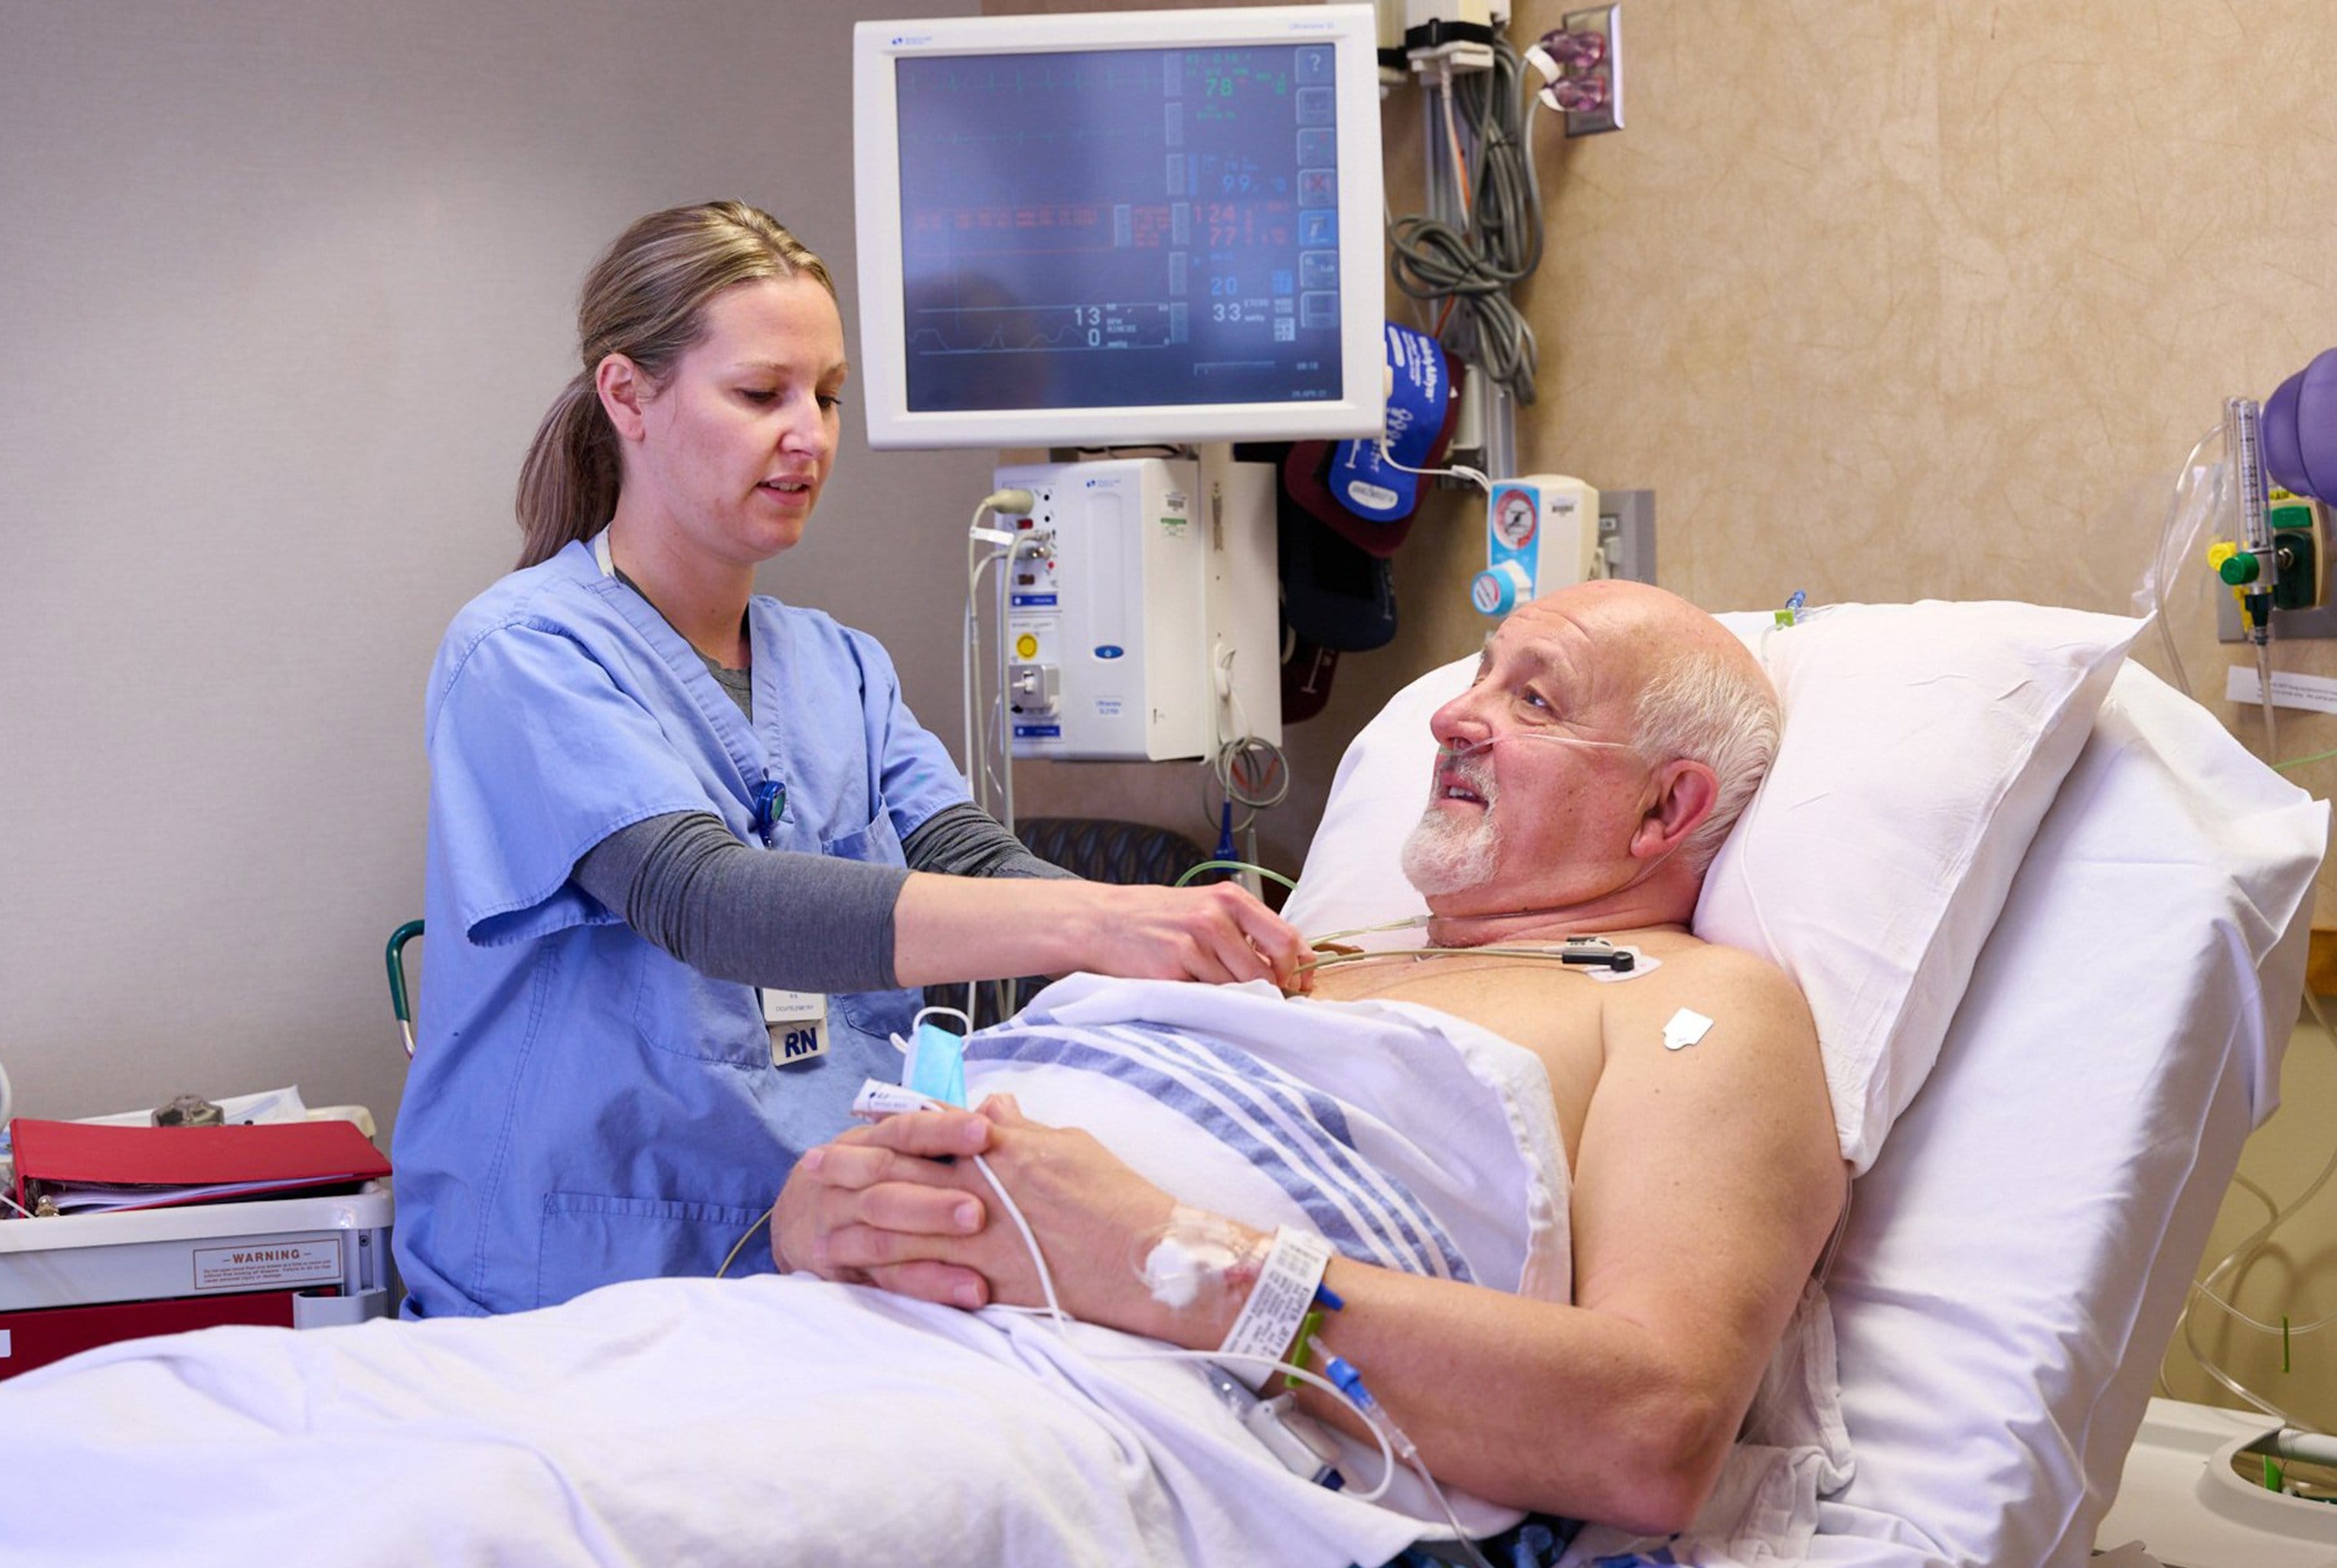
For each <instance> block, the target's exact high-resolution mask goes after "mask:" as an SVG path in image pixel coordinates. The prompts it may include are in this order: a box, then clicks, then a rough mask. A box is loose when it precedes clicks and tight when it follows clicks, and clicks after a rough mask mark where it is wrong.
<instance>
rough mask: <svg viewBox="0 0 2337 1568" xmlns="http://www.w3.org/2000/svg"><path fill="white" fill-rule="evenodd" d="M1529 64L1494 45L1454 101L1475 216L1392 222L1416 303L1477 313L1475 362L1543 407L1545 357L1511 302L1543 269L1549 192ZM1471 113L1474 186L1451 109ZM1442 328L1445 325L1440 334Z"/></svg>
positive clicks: (1396, 252)
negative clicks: (1535, 139) (1534, 130)
mask: <svg viewBox="0 0 2337 1568" xmlns="http://www.w3.org/2000/svg"><path fill="white" fill-rule="evenodd" d="M1523 77H1524V71H1523V62H1522V59H1521V56H1520V55H1519V54H1518V52H1517V50H1516V48H1515V47H1514V46H1512V45H1511V44H1510V43H1509V41H1508V40H1506V39H1502V38H1496V39H1495V40H1494V41H1493V64H1492V67H1491V69H1490V70H1488V71H1486V72H1484V73H1481V74H1480V75H1479V76H1477V77H1472V78H1464V79H1462V81H1460V82H1458V83H1454V84H1453V85H1452V88H1451V90H1450V91H1449V92H1448V93H1446V95H1445V104H1444V107H1445V112H1446V116H1447V130H1446V139H1447V141H1449V142H1450V143H1451V145H1452V155H1453V158H1454V160H1455V162H1456V165H1457V167H1458V168H1459V169H1460V170H1461V173H1462V180H1461V184H1460V187H1459V189H1460V191H1461V195H1462V204H1463V210H1464V212H1465V213H1466V216H1465V217H1464V219H1462V222H1461V223H1459V224H1452V223H1447V222H1445V221H1443V220H1442V219H1437V218H1432V217H1429V216H1427V215H1425V214H1415V215H1413V216H1410V217H1404V218H1397V219H1390V220H1389V221H1388V224H1387V238H1388V247H1389V249H1390V251H1391V256H1390V261H1389V266H1390V271H1391V272H1392V274H1393V277H1394V279H1395V285H1396V287H1398V288H1400V289H1402V290H1403V292H1404V293H1405V294H1406V295H1409V296H1410V297H1413V298H1414V299H1422V300H1442V301H1444V302H1446V303H1447V305H1448V306H1449V305H1450V304H1451V303H1452V302H1453V301H1458V302H1459V303H1460V304H1461V305H1462V307H1465V308H1466V309H1467V311H1468V313H1469V320H1470V323H1471V326H1472V328H1473V331H1474V337H1475V342H1474V351H1475V358H1476V360H1477V363H1478V364H1479V365H1480V366H1481V368H1482V369H1483V370H1484V372H1485V374H1486V375H1490V376H1491V377H1492V378H1493V380H1494V381H1495V382H1497V383H1499V384H1500V385H1501V386H1503V387H1504V388H1506V389H1507V390H1508V391H1509V393H1510V394H1511V396H1512V397H1514V398H1515V399H1517V401H1518V402H1519V403H1521V404H1530V403H1531V402H1533V400H1534V375H1535V363H1536V360H1537V358H1538V355H1539V349H1538V347H1537V346H1536V342H1535V338H1534V333H1533V328H1532V326H1530V324H1528V322H1527V321H1526V318H1525V316H1524V314H1523V313H1522V312H1521V311H1520V310H1519V309H1518V307H1517V305H1516V303H1515V302H1514V301H1512V300H1511V298H1510V297H1509V289H1510V287H1511V285H1513V284H1516V283H1519V282H1521V281H1523V280H1524V279H1525V278H1529V277H1530V276H1532V274H1533V271H1534V269H1535V268H1538V267H1539V266H1540V265H1541V257H1542V244H1543V239H1542V222H1541V193H1540V190H1539V189H1538V187H1537V186H1536V184H1535V180H1534V172H1533V151H1532V143H1531V125H1532V120H1531V114H1532V109H1531V105H1532V104H1533V103H1535V102H1537V100H1536V98H1535V97H1534V95H1533V94H1532V93H1530V92H1528V91H1527V90H1526V89H1525V87H1524V84H1523ZM1456 98H1457V99H1460V100H1461V101H1462V102H1463V103H1464V105H1465V106H1466V111H1467V112H1468V115H1469V118H1470V119H1471V121H1472V129H1473V130H1474V131H1475V132H1476V138H1477V147H1478V171H1477V180H1476V186H1475V189H1474V190H1471V189H1470V188H1469V183H1468V180H1467V179H1466V169H1467V165H1466V163H1465V162H1464V161H1462V154H1461V143H1460V138H1459V136H1458V134H1457V127H1454V126H1453V125H1452V119H1451V117H1452V105H1453V102H1454V100H1455V99H1456ZM1442 325H1443V323H1442V321H1440V322H1439V323H1438V326H1439V328H1440V330H1441V328H1442Z"/></svg>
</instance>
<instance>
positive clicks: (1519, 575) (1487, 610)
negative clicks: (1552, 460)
mask: <svg viewBox="0 0 2337 1568" xmlns="http://www.w3.org/2000/svg"><path fill="white" fill-rule="evenodd" d="M1599 564H1600V562H1599V492H1597V491H1596V490H1594V489H1592V488H1591V487H1590V486H1589V485H1588V484H1585V483H1584V482H1582V481H1580V480H1579V479H1569V478H1568V477H1566V476H1565V475H1564V474H1558V473H1530V474H1527V475H1525V476H1524V477H1523V478H1521V479H1501V480H1495V481H1494V482H1492V484H1491V485H1490V486H1489V487H1488V494H1487V497H1486V502H1485V570H1482V571H1481V572H1479V573H1478V574H1477V579H1476V580H1475V581H1474V582H1472V584H1470V587H1469V601H1470V602H1471V603H1472V604H1474V605H1475V606H1476V607H1477V609H1478V610H1479V611H1480V612H1481V614H1485V615H1507V614H1509V613H1510V611H1511V610H1513V609H1516V608H1517V607H1518V606H1520V605H1521V604H1523V603H1524V602H1525V601H1526V600H1528V599H1539V598H1540V597H1541V596H1542V595H1544V594H1547V593H1555V592H1556V591H1557V590H1558V589H1561V588H1567V587H1569V586H1571V585H1572V584H1575V583H1578V582H1584V581H1588V580H1589V579H1591V578H1594V577H1599V576H1603V575H1605V574H1604V573H1603V572H1602V571H1601V570H1599Z"/></svg>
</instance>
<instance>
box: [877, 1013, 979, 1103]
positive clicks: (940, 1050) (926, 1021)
mask: <svg viewBox="0 0 2337 1568" xmlns="http://www.w3.org/2000/svg"><path fill="white" fill-rule="evenodd" d="M937 1012H938V1013H948V1014H950V1015H951V1016H953V1017H954V1018H958V1019H959V1020H961V1021H963V1020H964V1019H965V1015H964V1014H963V1013H959V1012H956V1011H955V1010H954V1009H953V1008H925V1009H924V1011H922V1012H920V1013H918V1014H917V1021H916V1024H915V1027H914V1034H913V1035H912V1037H910V1039H909V1040H908V1042H907V1043H906V1044H903V1043H902V1042H901V1040H900V1038H899V1037H897V1036H896V1037H895V1039H894V1044H895V1045H897V1046H900V1047H901V1049H902V1050H903V1051H904V1053H906V1056H907V1059H906V1060H905V1061H904V1062H903V1063H902V1064H901V1086H902V1087H903V1088H904V1089H907V1090H908V1091H910V1092H911V1093H912V1094H917V1095H923V1096H924V1097H925V1098H927V1099H929V1100H938V1101H939V1102H940V1103H941V1104H943V1105H956V1106H958V1107H960V1108H961V1109H963V1107H964V1105H965V1037H963V1035H953V1034H952V1033H950V1031H949V1030H947V1029H945V1028H944V1027H942V1026H941V1025H940V1024H938V1023H936V1022H934V1020H933V1018H932V1017H931V1015H933V1014H934V1013H937Z"/></svg>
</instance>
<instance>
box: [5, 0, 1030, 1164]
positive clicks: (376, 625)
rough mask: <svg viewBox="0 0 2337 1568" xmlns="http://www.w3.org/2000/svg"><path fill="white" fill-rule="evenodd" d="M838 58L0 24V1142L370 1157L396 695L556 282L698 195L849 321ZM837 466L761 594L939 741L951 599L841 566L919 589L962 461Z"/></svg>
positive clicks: (338, 33) (386, 1038)
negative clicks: (265, 1139) (825, 625)
mask: <svg viewBox="0 0 2337 1568" xmlns="http://www.w3.org/2000/svg"><path fill="white" fill-rule="evenodd" d="M918 9H919V11H920V12H923V13H928V14H930V13H931V12H933V11H935V10H943V11H946V10H952V9H956V10H966V9H971V6H970V5H967V4H964V3H963V0H944V3H943V4H941V5H933V4H929V3H928V0H919V5H918ZM852 21H853V16H852V13H851V12H850V11H849V10H847V9H846V8H843V7H838V6H833V5H827V4H826V3H825V0H686V3H676V4H671V5H653V6H650V5H632V4H628V3H625V0H584V3H582V4H578V3H572V0H496V3H495V4H494V5H467V4H462V3H459V0H400V3H399V4H396V5H370V4H363V3H359V0H203V3H201V4H194V3H190V0H109V3H108V4H104V5H53V4H48V3H46V0H0V344H5V346H6V349H7V356H8V367H9V382H10V386H11V388H12V395H11V396H10V398H9V399H8V405H7V413H6V414H5V417H0V560H5V566H0V584H5V587H0V1058H5V1064H6V1066H7V1069H8V1071H9V1072H10V1074H11V1075H12V1076H14V1078H15V1087H16V1090H17V1108H18V1110H19V1111H21V1112H23V1113H24V1114H26V1115H54V1116H73V1115H90V1114H93V1113H96V1112H101V1111H111V1110H119V1109H124V1108H129V1107H133V1106H140V1105H155V1104H158V1103H160V1102H161V1101H164V1100H167V1099H169V1098H170V1097H171V1096H172V1095H174V1094H177V1093H180V1092H181V1091H186V1090H193V1091H199V1092H201V1093H205V1094H210V1095H214V1096H220V1095H230V1094H236V1093H240V1092H244V1091H248V1090H253V1089H261V1088H268V1087H272V1086H276V1085H279V1084H283V1083H288V1082H296V1081H297V1082H298V1084H299V1085H300V1086H301V1087H302V1089H303V1090H304V1092H305V1093H306V1094H307V1095H308V1097H309V1098H310V1100H311V1101H312V1102H315V1103H328V1102H336V1101H350V1100H353V1101H361V1102H364V1103H367V1104H369V1105H372V1107H373V1108H374V1110H375V1111H376V1114H377V1115H379V1116H380V1117H381V1119H382V1120H383V1122H384V1123H385V1124H386V1123H387V1122H388V1121H389V1120H390V1118H391V1116H392V1115H393V1114H394V1112H395V1109H396V1103H397V1098H398V1095H399V1092H400V1088H401V1086H402V1083H403V1080H404V1076H405V1068H404V1057H403V1055H402V1053H401V1052H400V1050H399V1048H398V1046H397V1043H396V1041H397V1036H396V1026H395V1024H394V1023H393V1022H392V1020H391V1018H390V1016H389V1008H388V1000H387V991H386V987H385V983H384V979H383V970H382V961H381V946H382V942H383V940H384V939H385V938H386V936H387V935H388V933H389V930H390V929H391V927H392V926H394V925H395V924H396V923H397V922H398V921H400V920H406V919H407V918H409V917H411V916H413V915H416V914H418V913H419V912H420V911H421V904H422V849H423V811H424V802H425V769H424V762H423V755H422V690H423V682H424V677H425V675H426V673H427V672H428V669H429V667H430V658H431V654H432V650H433V649H434V648H435V646H436V644H437V640H438V636H439V633H440V632H441V631H442V630H444V628H445V624H446V619H447V618H448V616H450V615H451V614H452V613H453V612H454V610H455V607H456V606H458V605H460V604H461V603H462V602H463V601H464V599H468V598H469V597H470V596H471V595H473V594H474V593H476V592H477V591H478V590H479V589H482V588H484V586H485V585H486V584H487V583H488V582H490V581H492V580H493V579H494V578H495V577H496V576H497V575H498V574H500V573H501V572H503V571H504V570H508V569H509V567H510V565H511V563H512V560H513V555H514V554H515V553H516V550H517V540H518V535H517V531H516V529H515V528H514V526H513V523H512V521H511V495H512V486H513V478H514V476H515V475H516V473H517V471H518V463H519V456H520V453H521V451H522V449H523V447H524V445H525V443H526V442H527V439H528V436H529V434H530V433H532V432H533V429H534V427H535V424H536V421H537V420H538V419H539V418H540V417H541V416H542V414H543V410H544V407H545V406H546V404H548V403H549V402H550V401H551V398H552V394H554V393H555V392H556V391H557V390H558V388H559V386H560V385H561V384H562V381H564V380H565V379H566V378H567V376H568V375H570V374H571V373H572V368H573V366H572V364H571V363H570V356H571V355H572V352H573V347H572V334H573V330H574V326H573V322H574V302H575V295H576V287H577V285H578V283H579V281H580V280H581V278H582V276H583V272H584V268H585V267H586V266H587V265H588V264H589V263H590V261H591V259H592V256H593V255H594V253H595V252H596V251H597V250H598V249H599V248H601V246H603V245H605V244H606V243H607V242H608V241H609V239H611V238H612V237H613V236H614V235H615V233H616V232H617V231H618V229H621V227H622V226H623V225H624V224H625V223H626V222H627V221H629V220H630V219H632V218H634V217H637V216H639V215H640V214H641V213H643V212H646V211H649V210H650V209H653V208H657V207H662V206H666V205H670V204H671V203H675V202H680V201H693V200H705V199H707V198H709V197H711V196H718V195H738V196H743V197H746V198H748V199H749V200H756V201H758V202H761V203H763V204H765V205H767V206H768V207H770V208H772V209H774V210H776V211H777V212H778V213H780V214H781V215H782V216H783V217H784V218H786V219H787V221H788V222H790V223H792V224H794V225H795V226H796V227H797V229H799V230H800V232H801V233H802V235H803V236H804V238H805V239H807V241H809V242H810V243H811V244H812V245H813V246H814V247H816V248H818V249H819V250H821V251H822V252H824V253H825V254H826V257H827V258H828V259H829V260H830V261H831V262H832V263H834V264H835V265H836V276H837V279H838V282H839V283H840V284H841V285H842V287H843V290H844V293H845V297H846V313H847V317H849V315H850V307H851V302H852V294H853V241H852V214H853V209H852V165H851V158H850V151H849V137H848V135H847V134H846V131H845V130H844V129H843V128H845V127H846V126H848V125H849V123H850V112H851V85H850V78H849V72H848V71H847V70H846V68H845V65H846V61H848V59H849V58H850V38H851V27H852ZM861 429H862V427H861V424H860V423H859V420H858V418H857V415H856V414H854V415H853V416H851V417H848V418H847V420H846V440H845V448H844V451H843V453H842V454H841V457H840V459H839V463H838V467H837V470H836V478H835V480H834V482H832V483H831V484H830V486H829V488H828V492H827V495H826V501H825V502H824V504H823V505H822V507H821V511H820V515H819V519H818V521H817V522H816V524H815V525H814V528H813V531H812V534H811V536H810V537H809V539H808V540H807V542H806V543H805V544H804V545H803V546H802V547H801V548H800V549H799V550H795V551H791V552H790V553H789V554H788V555H787V556H785V557H782V558H781V559H780V560H778V561H777V562H774V563H773V564H772V565H771V566H770V567H769V568H768V569H766V571H765V573H764V578H763V581H764V584H765V586H766V587H768V588H769V589H772V590H773V591H775V592H777V593H779V594H781V595H783V596H785V597H787V598H790V599H799V600H801V601H804V602H808V603H813V604H818V605H822V606H824V607H826V608H827V609H832V610H833V611H835V613H836V614H837V615H838V616H840V617H842V618H845V619H846V620H848V621H854V622H856V623H858V624H861V625H864V626H866V627H868V628H870V629H872V630H874V631H875V632H876V634H877V635H878V636H879V637H880V638H883V639H884V641H885V643H886V644H887V646H888V647H890V648H892V650H893V652H894V654H895V657H896V658H897V659H898V661H899V663H900V666H901V668H902V672H903V678H904V685H905V686H906V687H907V689H908V692H909V696H910V699H911V701H912V702H913V703H914V704H915V705H916V706H918V707H919V708H920V709H921V710H922V711H924V713H926V714H928V715H930V716H934V717H935V718H938V719H946V718H947V717H948V716H950V715H952V714H953V713H954V711H955V706H956V689H957V664H956V658H955V648H956V645H957V640H958V639H957V614H958V607H959V604H960V602H961V600H962V597H963V595H962V590H956V589H952V587H951V586H950V585H951V582H952V580H953V579H952V574H951V573H950V572H949V571H947V570H931V571H925V572H922V573H914V574H911V575H906V576H904V575H901V574H896V573H895V572H892V571H890V570H886V569H885V568H884V567H882V566H873V565H872V564H871V563H872V562H877V563H882V562H891V561H905V562H917V561H927V562H933V563H937V564H941V563H946V562H947V561H949V560H953V559H955V556H954V554H953V551H955V550H957V549H958V548H959V547H958V546H957V545H956V544H955V543H954V542H953V541H957V540H959V539H960V538H962V535H963V528H964V526H965V519H966V516H967V514H968V513H969V512H970V511H972V510H973V503H974V502H975V501H977V500H979V499H980V497H981V496H982V495H983V492H986V491H987V490H988V488H989V471H990V463H989V460H988V458H987V457H986V456H984V455H983V454H981V453H908V454H902V453H885V454H881V455H880V454H877V453H871V452H869V451H868V450H867V449H866V447H865V444H863V443H862V442H861V439H860V433H861ZM943 727H944V729H945V730H946V729H947V728H949V727H952V726H947V725H946V724H944V726H943ZM426 983H427V982H426V979H425V984H426Z"/></svg>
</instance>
